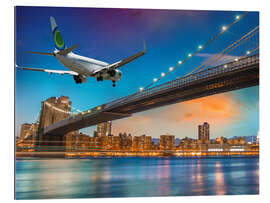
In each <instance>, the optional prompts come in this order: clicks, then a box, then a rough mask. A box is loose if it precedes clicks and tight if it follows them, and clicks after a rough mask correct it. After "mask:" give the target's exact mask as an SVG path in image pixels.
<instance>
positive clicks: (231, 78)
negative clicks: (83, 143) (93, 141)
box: [44, 55, 259, 134]
mask: <svg viewBox="0 0 270 203" xmlns="http://www.w3.org/2000/svg"><path fill="white" fill-rule="evenodd" d="M258 84H259V56H258V55H254V56H250V57H247V58H244V59H241V60H239V61H237V62H231V63H229V64H227V66H226V67H225V66H224V65H220V66H217V67H213V68H209V69H206V70H204V71H201V72H197V73H194V74H191V75H189V76H186V77H183V78H180V79H177V80H173V81H170V82H168V83H164V84H161V85H158V86H155V87H153V88H150V89H147V90H145V91H142V92H139V93H136V94H133V95H129V96H127V97H123V98H120V99H118V100H115V101H113V102H109V103H107V104H104V105H101V106H98V107H96V108H93V109H91V110H88V111H86V112H83V113H82V114H80V115H78V116H75V117H70V118H68V119H65V120H62V121H59V122H57V123H55V124H52V125H51V126H48V127H47V128H45V129H44V133H45V134H46V133H49V134H59V133H61V134H63V133H67V132H70V131H74V130H78V129H81V128H84V127H88V126H91V125H96V124H98V123H101V122H105V121H111V120H116V119H120V118H124V117H128V116H131V114H132V113H137V112H140V111H145V110H148V109H152V108H156V107H161V106H164V105H169V104H174V103H178V102H183V101H187V100H191V99H195V98H200V97H204V96H208V95H213V94H217V93H222V92H227V91H231V90H236V89H240V88H246V87H250V86H255V85H258Z"/></svg>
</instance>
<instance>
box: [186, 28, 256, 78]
mask: <svg viewBox="0 0 270 203" xmlns="http://www.w3.org/2000/svg"><path fill="white" fill-rule="evenodd" d="M258 28H259V26H256V27H255V28H254V29H252V30H251V31H250V32H248V33H247V34H245V35H244V36H242V37H241V38H240V39H238V40H237V41H235V42H234V43H232V44H231V45H229V46H228V47H227V48H225V49H223V50H222V51H221V52H219V53H217V54H216V55H215V56H213V57H212V58H210V59H208V60H207V61H206V62H204V63H203V64H201V65H200V66H198V67H197V68H195V69H194V70H192V71H191V72H189V73H187V74H186V75H184V76H188V75H191V74H192V73H193V72H195V71H196V72H198V71H201V70H204V69H205V67H207V66H209V65H211V64H213V63H214V62H215V61H217V60H218V59H220V58H221V57H223V56H224V55H225V54H227V53H229V52H231V51H232V50H234V49H235V48H237V47H238V46H240V45H241V44H242V43H244V42H245V41H247V40H248V39H250V38H251V37H253V36H254V35H255V34H257V33H258ZM238 43H239V44H238Z"/></svg>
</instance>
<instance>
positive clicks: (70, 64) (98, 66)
mask: <svg viewBox="0 0 270 203" xmlns="http://www.w3.org/2000/svg"><path fill="white" fill-rule="evenodd" d="M56 58H57V59H58V60H59V61H60V62H61V63H62V64H63V65H64V66H66V67H67V68H69V69H70V70H72V71H74V72H77V73H78V74H79V75H81V76H88V77H100V76H102V77H103V79H105V80H112V81H118V80H120V79H121V77H122V72H121V71H119V70H115V71H116V73H117V74H115V75H114V76H113V77H112V76H110V75H109V74H108V73H107V72H103V73H98V74H94V73H96V72H98V71H99V70H102V69H103V68H104V67H106V66H108V65H109V64H108V63H106V62H103V61H98V60H95V59H91V58H88V57H85V56H80V55H77V54H74V53H73V52H70V53H68V54H67V55H59V54H56Z"/></svg>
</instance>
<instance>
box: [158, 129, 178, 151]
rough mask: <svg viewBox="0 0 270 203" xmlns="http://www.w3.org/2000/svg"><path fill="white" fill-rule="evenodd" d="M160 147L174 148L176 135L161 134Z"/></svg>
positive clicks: (165, 148) (162, 148) (161, 148)
mask: <svg viewBox="0 0 270 203" xmlns="http://www.w3.org/2000/svg"><path fill="white" fill-rule="evenodd" d="M159 149H160V150H173V149H175V147H174V135H169V134H168V133H167V134H166V135H161V136H160V142H159Z"/></svg>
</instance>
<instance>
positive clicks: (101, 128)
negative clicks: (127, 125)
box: [94, 121, 112, 137]
mask: <svg viewBox="0 0 270 203" xmlns="http://www.w3.org/2000/svg"><path fill="white" fill-rule="evenodd" d="M111 129H112V122H111V121H108V122H104V123H99V124H98V125H97V131H96V132H95V134H94V137H102V136H109V135H111Z"/></svg>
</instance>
